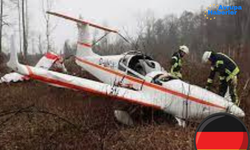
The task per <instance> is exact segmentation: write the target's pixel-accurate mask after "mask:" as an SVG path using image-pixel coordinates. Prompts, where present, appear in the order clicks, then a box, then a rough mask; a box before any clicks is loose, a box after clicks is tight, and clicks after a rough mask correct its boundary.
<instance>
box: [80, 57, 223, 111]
mask: <svg viewBox="0 0 250 150" xmlns="http://www.w3.org/2000/svg"><path fill="white" fill-rule="evenodd" d="M76 59H77V60H79V61H80V62H82V63H84V64H87V65H90V66H92V67H95V68H97V69H100V70H103V71H106V72H108V73H111V74H115V75H117V76H120V77H122V78H124V79H127V80H130V81H132V82H136V83H139V84H143V86H147V87H150V88H153V89H156V90H159V91H162V92H166V93H170V94H172V95H175V96H179V97H181V98H184V99H187V100H191V101H193V102H196V103H200V104H203V105H207V106H212V107H216V108H220V109H224V110H226V108H225V107H222V106H219V105H216V104H213V103H209V102H206V101H203V100H201V99H198V98H196V97H192V96H189V95H185V94H183V93H179V92H176V91H173V90H170V89H167V88H164V87H161V86H159V85H156V84H153V83H149V82H145V81H143V80H141V79H138V78H135V77H132V76H129V75H126V74H123V73H121V72H118V71H115V70H112V69H109V68H106V67H103V66H100V65H97V64H94V63H92V62H89V61H86V60H84V59H81V58H78V57H76Z"/></svg>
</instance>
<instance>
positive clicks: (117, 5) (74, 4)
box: [28, 0, 220, 49]
mask: <svg viewBox="0 0 250 150" xmlns="http://www.w3.org/2000/svg"><path fill="white" fill-rule="evenodd" d="M51 1H53V2H54V4H53V9H52V10H53V11H55V12H59V13H63V14H67V15H70V16H73V17H78V16H79V14H81V15H82V16H83V17H84V19H87V20H90V21H93V22H95V23H98V24H107V25H108V26H109V27H112V28H116V29H118V30H123V29H124V28H125V29H127V30H129V33H130V34H133V33H132V32H134V31H135V30H136V25H137V21H138V20H139V19H140V17H141V16H144V14H145V13H146V12H153V13H154V16H155V17H156V18H162V17H164V16H165V15H168V14H177V15H180V14H181V13H182V12H183V11H184V10H188V11H192V12H198V11H200V10H201V7H202V6H204V7H206V6H208V5H210V4H213V2H214V0H88V1H87V0H51ZM219 1H220V0H219ZM28 2H29V13H30V15H29V18H30V28H31V30H32V32H34V33H38V32H43V33H44V32H45V31H44V25H45V21H44V18H43V15H42V5H41V0H28ZM51 19H52V21H53V24H57V28H56V29H55V30H54V32H53V35H52V37H53V41H54V43H55V45H56V47H57V48H59V49H61V48H62V44H63V43H64V41H65V40H66V39H70V41H72V42H73V41H76V36H77V29H76V26H75V24H74V23H72V22H68V21H65V20H63V19H60V18H56V17H52V18H51Z"/></svg>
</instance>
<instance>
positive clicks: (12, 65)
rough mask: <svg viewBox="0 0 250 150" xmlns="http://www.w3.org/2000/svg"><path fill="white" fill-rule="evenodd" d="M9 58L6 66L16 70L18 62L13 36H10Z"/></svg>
mask: <svg viewBox="0 0 250 150" xmlns="http://www.w3.org/2000/svg"><path fill="white" fill-rule="evenodd" d="M10 47H11V48H10V60H9V62H8V63H7V66H8V67H10V68H12V69H13V70H17V69H18V66H19V65H20V64H19V62H18V56H17V49H16V45H15V36H14V35H12V36H11V46H10Z"/></svg>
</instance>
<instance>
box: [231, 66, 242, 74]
mask: <svg viewBox="0 0 250 150" xmlns="http://www.w3.org/2000/svg"><path fill="white" fill-rule="evenodd" d="M239 72H240V68H239V67H236V68H235V69H234V71H233V72H232V75H234V76H235V75H237V74H238V73H239Z"/></svg>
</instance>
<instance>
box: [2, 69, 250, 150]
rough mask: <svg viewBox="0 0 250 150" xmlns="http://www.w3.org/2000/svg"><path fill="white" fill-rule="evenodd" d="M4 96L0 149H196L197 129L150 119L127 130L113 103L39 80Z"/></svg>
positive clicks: (194, 79) (245, 103)
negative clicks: (114, 111) (119, 118)
mask: <svg viewBox="0 0 250 150" xmlns="http://www.w3.org/2000/svg"><path fill="white" fill-rule="evenodd" d="M68 66H69V65H68ZM188 66H192V65H187V66H186V68H185V72H186V75H185V78H186V79H187V80H188V81H190V82H191V83H198V84H200V85H201V83H205V80H206V75H205V74H204V75H201V72H202V71H205V70H204V68H202V67H201V66H196V67H188ZM197 68H199V69H197ZM197 70H198V71H197ZM72 71H75V72H76V71H77V68H74V69H73V70H72ZM194 72H197V73H194ZM81 76H85V77H86V74H82V75H81ZM245 81H246V79H245V78H241V82H240V86H239V89H240V91H239V93H241V95H242V96H241V99H242V104H241V107H242V108H243V109H244V111H245V112H246V117H245V118H244V119H243V121H244V122H245V124H246V125H247V127H248V128H249V127H250V126H249V125H250V117H249V116H250V111H249V109H248V107H249V106H250V103H249V100H250V99H249V96H250V93H249V92H250V87H249V86H248V88H247V89H245V90H244V89H243V86H244V84H245ZM0 95H1V97H0V103H1V105H0V110H1V112H0V147H1V149H129V150H132V149H169V150H172V149H194V147H193V138H194V133H195V130H196V126H197V125H189V126H188V127H187V128H181V127H178V126H177V125H175V123H173V122H163V123H156V122H155V121H154V120H153V121H152V120H151V121H150V122H140V123H139V124H137V125H136V126H134V127H126V126H123V125H121V124H119V123H117V122H116V121H115V118H114V116H113V108H114V105H115V103H116V102H117V101H116V100H113V99H112V100H110V99H107V98H103V97H98V96H95V95H89V94H87V93H82V92H76V91H71V90H67V89H59V88H55V87H52V86H49V85H46V84H43V83H38V82H35V81H28V82H23V83H16V84H0ZM139 117H140V115H139ZM141 117H143V116H141ZM139 119H140V118H139ZM163 119H166V120H167V119H168V118H163Z"/></svg>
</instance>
